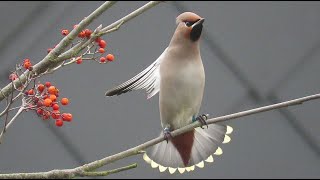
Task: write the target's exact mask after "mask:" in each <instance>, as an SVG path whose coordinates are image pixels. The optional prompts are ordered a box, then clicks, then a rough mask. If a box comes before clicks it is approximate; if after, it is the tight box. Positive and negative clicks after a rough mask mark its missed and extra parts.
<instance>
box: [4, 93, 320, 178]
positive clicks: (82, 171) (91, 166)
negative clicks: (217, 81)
mask: <svg viewBox="0 0 320 180" xmlns="http://www.w3.org/2000/svg"><path fill="white" fill-rule="evenodd" d="M315 99H320V94H315V95H310V96H306V97H302V98H298V99H294V100H289V101H285V102H281V103H277V104H273V105H268V106H263V107H259V108H255V109H250V110H246V111H242V112H238V113H233V114H229V115H225V116H220V117H216V118H212V119H208V120H207V123H208V124H213V123H217V122H222V121H227V120H232V119H236V118H239V117H244V116H249V115H252V114H257V113H261V112H266V111H271V110H275V109H280V108H284V107H289V106H294V105H300V104H302V103H304V102H306V101H311V100H315ZM200 125H201V124H200V123H199V122H195V123H192V124H190V125H188V126H185V127H183V128H180V129H177V130H175V131H173V132H171V134H172V136H173V137H175V136H177V135H180V134H183V133H186V132H188V131H191V130H192V129H194V128H196V127H199V126H200ZM163 140H164V137H163V136H160V137H157V138H155V139H152V140H150V141H147V142H145V143H143V144H141V145H138V146H136V147H133V148H131V149H128V150H125V151H123V152H120V153H118V154H115V155H111V156H108V157H105V158H103V159H100V160H97V161H94V162H91V163H88V164H85V165H83V166H80V167H77V168H74V169H64V170H53V171H49V172H40V173H12V174H0V178H15V179H17V178H19V179H21V178H74V177H83V176H85V175H86V174H87V175H91V176H92V175H104V174H105V172H100V173H94V172H92V171H94V170H96V169H98V168H100V167H102V166H105V165H107V164H110V163H112V162H115V161H118V160H121V159H123V158H127V157H129V156H133V155H137V154H141V153H143V150H144V149H146V148H148V147H150V146H153V145H155V144H158V143H160V142H162V141H163ZM131 166H132V168H134V167H136V166H135V165H131ZM120 169H121V168H120ZM123 169H124V170H126V168H125V167H124V168H123ZM129 169H131V168H129ZM115 171H117V170H115ZM86 172H91V173H89V174H88V173H86ZM108 174H110V173H106V175H108Z"/></svg>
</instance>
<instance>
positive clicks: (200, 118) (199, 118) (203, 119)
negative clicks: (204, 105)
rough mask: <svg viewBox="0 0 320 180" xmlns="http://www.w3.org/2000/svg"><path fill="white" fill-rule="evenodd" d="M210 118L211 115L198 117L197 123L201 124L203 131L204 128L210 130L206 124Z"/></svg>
mask: <svg viewBox="0 0 320 180" xmlns="http://www.w3.org/2000/svg"><path fill="white" fill-rule="evenodd" d="M208 117H209V114H202V115H200V116H198V117H196V121H199V122H200V123H201V126H200V127H201V128H202V129H204V128H203V126H207V128H209V126H208V124H207V122H206V120H207V119H208Z"/></svg>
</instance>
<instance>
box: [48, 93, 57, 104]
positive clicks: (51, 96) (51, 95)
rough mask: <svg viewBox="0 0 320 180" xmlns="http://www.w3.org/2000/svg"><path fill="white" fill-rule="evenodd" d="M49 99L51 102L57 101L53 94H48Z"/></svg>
mask: <svg viewBox="0 0 320 180" xmlns="http://www.w3.org/2000/svg"><path fill="white" fill-rule="evenodd" d="M49 98H50V99H51V101H52V102H54V101H56V100H57V96H56V95H54V94H50V96H49Z"/></svg>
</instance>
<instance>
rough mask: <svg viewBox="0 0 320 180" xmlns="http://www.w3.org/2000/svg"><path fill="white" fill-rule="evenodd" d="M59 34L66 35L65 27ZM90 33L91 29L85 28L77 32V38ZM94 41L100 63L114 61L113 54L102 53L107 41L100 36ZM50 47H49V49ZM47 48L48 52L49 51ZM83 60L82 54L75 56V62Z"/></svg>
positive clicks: (87, 36)
mask: <svg viewBox="0 0 320 180" xmlns="http://www.w3.org/2000/svg"><path fill="white" fill-rule="evenodd" d="M75 27H77V25H74V26H73V28H75ZM61 34H62V35H63V36H67V35H68V34H69V30H67V29H63V30H62V31H61ZM91 34H92V31H91V30H90V29H85V30H83V31H81V32H80V33H79V34H78V37H79V38H82V39H85V38H87V39H88V38H90V37H91ZM95 43H96V45H97V46H96V47H97V51H96V52H95V53H99V54H100V57H99V58H100V59H99V60H100V63H107V62H111V61H114V55H113V54H107V55H106V56H103V54H104V53H105V52H106V50H105V48H106V47H107V42H106V41H105V40H103V39H102V38H100V37H98V38H96V39H95ZM51 50H52V49H50V51H51ZM50 51H49V49H48V52H50ZM82 61H83V58H82V56H79V57H77V58H76V63H77V64H81V63H82Z"/></svg>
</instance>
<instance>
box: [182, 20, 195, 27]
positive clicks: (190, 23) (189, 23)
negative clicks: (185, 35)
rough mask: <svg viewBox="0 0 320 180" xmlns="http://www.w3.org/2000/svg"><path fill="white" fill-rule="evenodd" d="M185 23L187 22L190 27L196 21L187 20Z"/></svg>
mask: <svg viewBox="0 0 320 180" xmlns="http://www.w3.org/2000/svg"><path fill="white" fill-rule="evenodd" d="M184 23H185V24H186V26H188V27H190V26H192V24H193V23H194V22H190V21H186V22H184Z"/></svg>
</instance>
